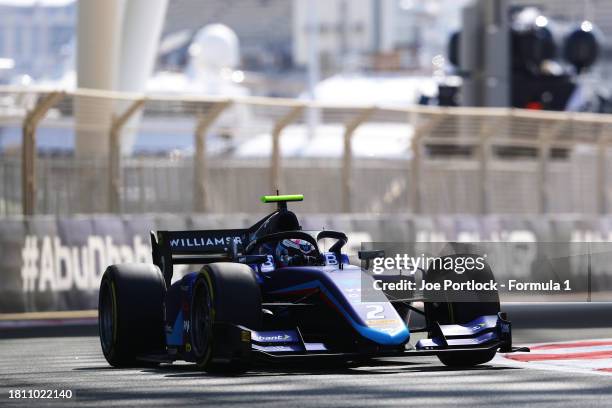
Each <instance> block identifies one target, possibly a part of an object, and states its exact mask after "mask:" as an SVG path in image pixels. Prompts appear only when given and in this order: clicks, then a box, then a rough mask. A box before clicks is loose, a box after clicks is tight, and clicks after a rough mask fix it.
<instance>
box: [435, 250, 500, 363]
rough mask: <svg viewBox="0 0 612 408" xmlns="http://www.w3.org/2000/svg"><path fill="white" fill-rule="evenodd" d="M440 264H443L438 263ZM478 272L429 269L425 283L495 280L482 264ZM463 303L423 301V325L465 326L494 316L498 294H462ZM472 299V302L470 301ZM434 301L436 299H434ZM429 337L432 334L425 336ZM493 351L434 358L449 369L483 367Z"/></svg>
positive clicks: (497, 305)
mask: <svg viewBox="0 0 612 408" xmlns="http://www.w3.org/2000/svg"><path fill="white" fill-rule="evenodd" d="M457 257H461V258H474V259H475V258H476V257H477V255H450V256H448V257H444V258H443V259H446V258H457ZM442 264H444V262H442ZM484 266H485V267H484V268H483V269H482V270H471V271H470V272H469V273H465V274H457V273H455V271H454V270H448V269H446V270H445V269H433V268H430V270H428V271H427V275H426V280H427V281H428V282H440V283H442V282H443V281H444V280H445V279H451V280H452V281H453V282H464V281H468V280H472V279H473V280H474V281H475V282H489V281H490V280H493V281H495V277H494V276H493V272H492V271H491V267H490V266H489V265H488V264H487V263H485V265H484ZM462 296H463V298H462V300H464V301H463V302H453V301H447V302H436V301H426V302H425V318H426V320H427V326H428V327H432V326H433V325H434V324H435V323H436V322H438V323H439V324H442V325H444V324H465V323H469V322H471V321H472V320H474V319H476V318H478V317H480V316H486V315H497V313H499V311H500V305H499V294H498V293H497V292H494V293H491V292H487V293H483V292H481V291H473V292H470V293H465V292H463V293H462ZM472 299H473V301H471V300H472ZM436 300H438V299H436ZM429 335H430V337H431V336H432V335H433V333H429ZM496 352H497V351H496V350H487V351H466V352H459V353H443V354H439V355H438V358H439V359H440V361H441V362H442V364H444V365H446V366H450V367H472V366H476V365H478V364H484V363H487V362H489V361H491V360H492V359H493V357H495V353H496Z"/></svg>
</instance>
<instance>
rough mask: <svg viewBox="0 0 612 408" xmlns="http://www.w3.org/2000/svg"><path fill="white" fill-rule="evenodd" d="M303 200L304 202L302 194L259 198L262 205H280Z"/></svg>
mask: <svg viewBox="0 0 612 408" xmlns="http://www.w3.org/2000/svg"><path fill="white" fill-rule="evenodd" d="M303 200H304V195H303V194H288V195H269V196H262V197H261V202H262V203H280V202H287V201H303Z"/></svg>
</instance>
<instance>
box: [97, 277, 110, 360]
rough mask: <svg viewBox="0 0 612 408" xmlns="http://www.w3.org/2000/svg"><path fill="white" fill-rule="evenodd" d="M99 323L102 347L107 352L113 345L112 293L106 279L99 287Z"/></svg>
mask: <svg viewBox="0 0 612 408" xmlns="http://www.w3.org/2000/svg"><path fill="white" fill-rule="evenodd" d="M99 325H100V340H101V343H102V349H103V351H104V352H108V351H109V350H110V349H111V347H112V345H113V294H112V292H111V288H110V284H109V283H108V281H105V282H104V284H102V287H101V288H100V310H99Z"/></svg>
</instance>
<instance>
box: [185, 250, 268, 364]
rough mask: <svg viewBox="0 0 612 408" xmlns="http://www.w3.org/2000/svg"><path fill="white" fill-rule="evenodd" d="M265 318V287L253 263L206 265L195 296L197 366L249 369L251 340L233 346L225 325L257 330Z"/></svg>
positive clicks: (192, 320)
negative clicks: (224, 328)
mask: <svg viewBox="0 0 612 408" xmlns="http://www.w3.org/2000/svg"><path fill="white" fill-rule="evenodd" d="M261 320H262V311H261V291H260V289H259V284H258V283H257V281H256V279H255V275H254V274H253V271H252V270H251V268H250V267H248V266H247V265H244V264H237V263H229V262H227V263H225V262H223V263H212V264H209V265H205V266H204V267H203V268H202V270H201V271H200V274H199V276H198V278H197V279H196V281H195V283H194V286H193V294H192V300H191V316H190V326H191V345H192V349H193V353H194V356H195V359H196V364H197V366H198V367H199V368H201V369H202V370H206V371H222V372H243V371H245V370H247V369H248V368H249V365H250V358H249V357H250V347H251V346H250V342H248V343H242V344H243V347H246V348H247V350H245V349H243V348H235V347H234V348H232V347H233V346H230V345H229V344H230V343H231V341H230V340H231V339H227V338H224V337H225V336H226V332H224V331H223V330H222V329H223V327H224V325H227V324H229V325H241V326H245V327H247V328H249V329H254V330H257V329H259V328H260V327H261ZM225 327H227V326H225ZM228 348H229V349H228Z"/></svg>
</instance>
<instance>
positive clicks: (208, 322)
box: [192, 280, 212, 356]
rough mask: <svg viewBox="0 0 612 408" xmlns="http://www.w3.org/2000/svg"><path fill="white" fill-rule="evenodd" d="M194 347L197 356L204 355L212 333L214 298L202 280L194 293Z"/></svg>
mask: <svg viewBox="0 0 612 408" xmlns="http://www.w3.org/2000/svg"><path fill="white" fill-rule="evenodd" d="M192 325H193V328H192V330H193V348H194V352H195V354H196V355H197V356H204V355H205V353H206V352H207V350H208V347H209V343H210V339H211V335H212V299H211V297H210V290H209V288H208V285H206V283H205V281H204V280H201V281H200V282H199V283H198V284H197V285H196V288H195V291H194V294H193V320H192Z"/></svg>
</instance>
